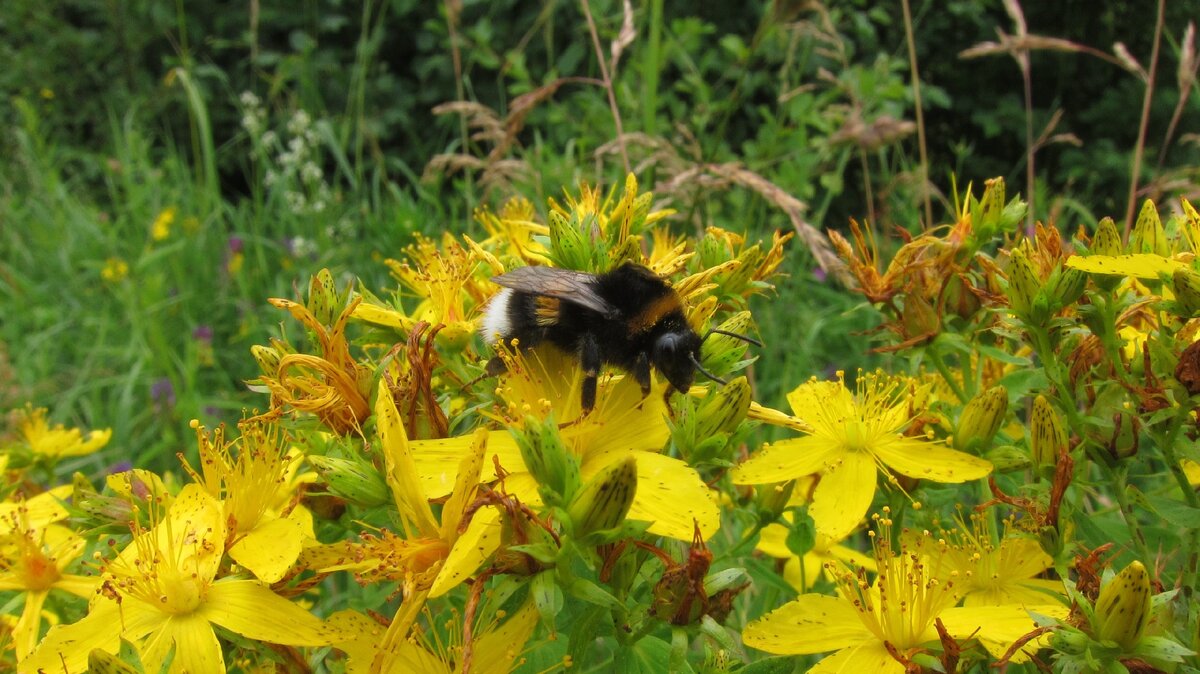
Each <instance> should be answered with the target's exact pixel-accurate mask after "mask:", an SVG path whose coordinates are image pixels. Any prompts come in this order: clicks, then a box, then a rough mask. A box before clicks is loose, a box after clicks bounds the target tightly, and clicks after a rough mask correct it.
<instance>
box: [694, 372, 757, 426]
mask: <svg viewBox="0 0 1200 674" xmlns="http://www.w3.org/2000/svg"><path fill="white" fill-rule="evenodd" d="M749 410H750V382H749V381H748V380H747V379H746V378H745V377H738V378H737V379H734V380H732V381H730V382H729V383H728V384H727V385H725V386H720V387H718V388H717V389H716V390H715V391H713V392H711V393H709V394H708V397H707V398H705V399H704V401H703V402H701V403H700V407H699V409H698V410H697V411H696V414H697V416H698V417H699V420H698V422H697V424H696V436H697V437H698V438H700V439H703V438H707V437H710V436H713V435H716V434H717V433H728V432H730V431H732V430H733V429H735V428H737V425H738V424H740V423H742V419H745V418H746V412H748V411H749Z"/></svg>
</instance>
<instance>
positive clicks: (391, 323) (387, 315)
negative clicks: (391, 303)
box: [350, 302, 414, 332]
mask: <svg viewBox="0 0 1200 674" xmlns="http://www.w3.org/2000/svg"><path fill="white" fill-rule="evenodd" d="M350 316H351V317H353V318H356V319H358V320H360V321H366V322H367V323H374V324H375V325H382V326H385V327H389V328H396V329H397V330H400V331H403V332H408V331H409V330H412V327H413V325H414V323H413V320H412V319H411V318H409V317H408V316H405V315H404V314H402V313H400V312H399V311H396V310H395V309H389V308H387V307H381V306H379V305H378V304H367V303H366V302H363V303H362V304H359V305H358V306H357V307H354V311H352V312H351V313H350Z"/></svg>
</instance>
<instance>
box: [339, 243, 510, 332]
mask: <svg viewBox="0 0 1200 674" xmlns="http://www.w3.org/2000/svg"><path fill="white" fill-rule="evenodd" d="M405 253H406V255H407V257H408V261H405V262H401V261H399V260H387V261H386V264H387V265H388V267H389V268H390V269H391V271H392V276H393V277H394V278H395V279H396V280H397V281H399V282H400V285H401V287H402V289H403V290H404V291H407V293H408V294H410V295H415V296H416V297H417V298H418V304H417V306H416V307H415V308H414V309H412V310H411V311H401V310H397V309H394V308H392V307H389V306H384V305H380V304H375V303H372V302H364V303H363V304H361V305H359V306H358V307H357V308H356V309H355V310H354V318H356V319H358V320H361V321H366V322H368V323H373V324H375V325H383V326H387V327H390V328H394V329H396V330H399V331H401V332H404V333H409V332H411V331H412V330H413V327H414V326H415V325H416V324H417V323H419V322H421V321H425V322H426V323H429V324H430V325H443V326H445V327H443V328H442V329H441V331H439V332H438V333H437V336H438V339H439V340H441V341H445V342H447V343H449V344H451V345H454V346H456V347H460V348H461V347H462V346H465V344H466V343H467V342H468V341H469V340H470V339H471V335H472V334H474V331H475V322H474V319H472V318H471V317H470V316H469V314H470V313H471V312H472V310H473V309H474V308H475V307H477V306H479V305H480V304H482V303H483V301H484V299H486V298H487V297H488V295H490V294H491V292H492V290H493V289H494V288H495V286H494V285H493V284H492V283H491V282H490V281H487V280H486V279H483V278H476V275H475V271H476V268H477V267H478V266H479V262H480V260H481V258H480V256H479V255H478V253H477V251H476V250H475V249H467V248H464V247H463V246H462V244H460V243H458V242H457V241H455V240H454V239H453V238H452V237H450V235H449V234H447V235H446V236H445V237H444V238H443V239H442V246H441V249H439V248H438V246H437V244H436V243H434V242H433V241H432V240H430V239H427V238H425V237H418V239H417V242H416V243H414V244H413V245H411V246H409V247H408V248H406V249H405Z"/></svg>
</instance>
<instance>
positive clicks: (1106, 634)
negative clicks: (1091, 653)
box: [1093, 560, 1151, 652]
mask: <svg viewBox="0 0 1200 674" xmlns="http://www.w3.org/2000/svg"><path fill="white" fill-rule="evenodd" d="M1150 606H1151V596H1150V574H1148V573H1147V572H1146V567H1145V566H1143V565H1142V563H1141V562H1139V561H1136V560H1135V561H1132V562H1130V563H1129V566H1126V567H1125V568H1124V569H1122V570H1121V573H1118V574H1117V576H1116V577H1115V578H1113V579H1112V580H1110V581H1108V584H1106V585H1105V586H1104V587H1102V588H1100V596H1099V597H1098V598H1097V599H1096V611H1095V621H1096V622H1095V624H1094V625H1093V629H1094V630H1095V635H1094V636H1095V637H1096V639H1098V640H1100V641H1113V642H1116V643H1117V644H1118V645H1120V646H1121V648H1122V649H1124V650H1125V651H1126V652H1129V651H1132V650H1133V648H1134V647H1135V646H1136V645H1137V643H1138V641H1140V640H1141V638H1142V632H1143V631H1144V630H1145V629H1146V623H1148V622H1150Z"/></svg>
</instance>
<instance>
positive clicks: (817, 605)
mask: <svg viewBox="0 0 1200 674" xmlns="http://www.w3.org/2000/svg"><path fill="white" fill-rule="evenodd" d="M873 638H874V637H873V636H872V635H871V633H870V632H868V631H867V628H866V627H865V626H864V625H863V623H862V621H861V620H859V618H858V613H856V612H855V611H854V607H853V606H851V605H850V604H849V602H847V601H845V600H844V599H841V598H839V597H827V596H825V595H821V594H804V595H800V596H799V597H797V598H796V600H795V601H792V602H789V603H787V604H784V605H783V606H780V607H779V608H777V609H775V610H774V611H771V612H770V613H768V614H767V615H765V616H763V617H761V618H759V619H758V620H755V621H754V622H752V623H750V624H749V625H746V629H745V630H743V632H742V640H743V641H744V642H745V643H746V645H747V646H751V647H753V648H757V649H758V650H760V651H766V652H768V653H775V654H778V655H803V654H809V653H824V652H825V651H836V650H840V649H843V648H846V647H848V646H854V645H856V644H859V643H861V642H863V641H866V640H869V639H873Z"/></svg>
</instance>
